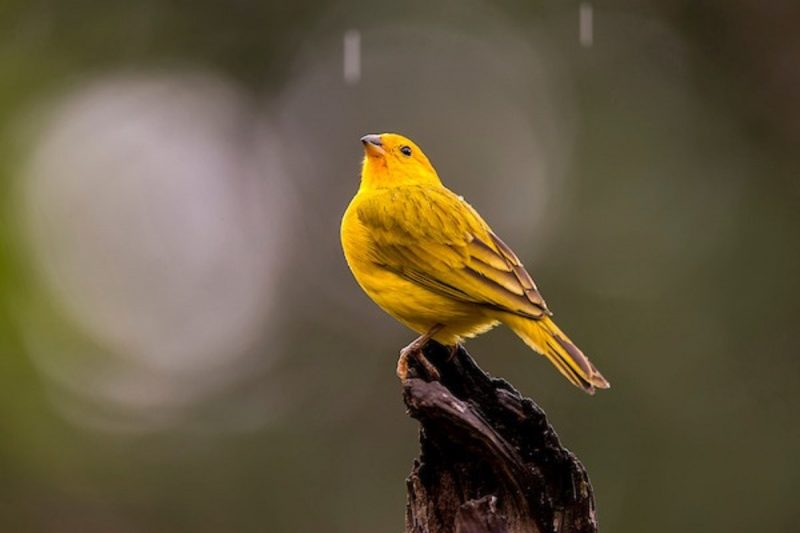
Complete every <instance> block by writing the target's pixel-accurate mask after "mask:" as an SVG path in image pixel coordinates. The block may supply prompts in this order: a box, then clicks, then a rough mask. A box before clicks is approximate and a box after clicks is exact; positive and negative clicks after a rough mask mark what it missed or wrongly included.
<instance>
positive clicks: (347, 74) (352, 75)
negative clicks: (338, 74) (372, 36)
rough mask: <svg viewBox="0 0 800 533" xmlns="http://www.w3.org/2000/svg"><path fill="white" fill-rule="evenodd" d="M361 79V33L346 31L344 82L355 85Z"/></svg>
mask: <svg viewBox="0 0 800 533" xmlns="http://www.w3.org/2000/svg"><path fill="white" fill-rule="evenodd" d="M360 79H361V32H359V31H358V30H348V31H346V32H345V34H344V81H345V82H346V83H347V84H348V85H355V84H356V83H358V81H359V80H360Z"/></svg>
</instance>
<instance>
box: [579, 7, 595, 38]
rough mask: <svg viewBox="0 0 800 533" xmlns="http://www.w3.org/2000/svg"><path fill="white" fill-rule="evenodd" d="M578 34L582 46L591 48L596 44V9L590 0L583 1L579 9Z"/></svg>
mask: <svg viewBox="0 0 800 533" xmlns="http://www.w3.org/2000/svg"><path fill="white" fill-rule="evenodd" d="M578 36H579V40H580V42H581V46H583V47H585V48H590V47H591V46H592V45H593V44H594V11H593V9H592V4H590V3H589V2H582V3H581V5H580V9H579V11H578Z"/></svg>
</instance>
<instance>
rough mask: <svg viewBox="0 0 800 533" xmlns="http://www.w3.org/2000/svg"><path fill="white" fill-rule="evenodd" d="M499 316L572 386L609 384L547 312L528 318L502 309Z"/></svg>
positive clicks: (589, 387) (586, 387)
mask: <svg viewBox="0 0 800 533" xmlns="http://www.w3.org/2000/svg"><path fill="white" fill-rule="evenodd" d="M499 318H500V320H501V321H502V322H503V323H505V324H506V325H507V326H508V327H510V328H511V329H512V330H513V331H514V333H516V334H517V335H519V337H520V338H521V339H522V340H523V341H525V344H527V345H528V346H530V347H531V348H533V349H534V350H536V351H537V352H539V353H540V354H542V355H544V356H545V357H547V358H548V359H549V360H550V362H551V363H553V365H555V367H556V368H557V369H558V371H559V372H561V373H562V374H563V375H564V377H566V378H567V379H568V380H569V381H570V383H572V384H573V385H575V386H576V387H580V388H581V389H583V390H584V391H585V392H588V393H589V394H594V390H595V388H598V389H607V388H609V387H610V386H611V384H610V383H609V382H608V381H606V379H605V378H604V377H603V376H602V374H600V372H599V371H598V370H597V369H596V368H595V367H594V365H593V364H592V363H591V361H589V359H588V358H587V357H586V356H585V355H583V352H581V351H580V350H579V349H578V347H577V346H575V345H574V344H573V343H572V341H570V340H569V337H567V336H566V335H565V334H564V332H563V331H561V330H560V329H559V327H558V326H556V324H555V322H553V321H552V320H551V319H550V317H549V316H543V317H542V318H538V319H531V318H525V317H522V316H519V315H511V314H507V313H503V315H502V316H501V317H499Z"/></svg>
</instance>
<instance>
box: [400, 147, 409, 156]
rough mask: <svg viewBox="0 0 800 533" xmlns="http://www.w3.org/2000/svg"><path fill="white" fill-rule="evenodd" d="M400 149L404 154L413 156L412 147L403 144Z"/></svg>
mask: <svg viewBox="0 0 800 533" xmlns="http://www.w3.org/2000/svg"><path fill="white" fill-rule="evenodd" d="M400 151H401V152H402V153H403V155H404V156H406V157H411V148H409V147H408V146H401V147H400Z"/></svg>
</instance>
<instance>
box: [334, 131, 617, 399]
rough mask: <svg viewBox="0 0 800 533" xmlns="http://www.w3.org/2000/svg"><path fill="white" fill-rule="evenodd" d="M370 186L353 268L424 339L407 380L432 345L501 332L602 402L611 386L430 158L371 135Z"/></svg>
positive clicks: (352, 233)
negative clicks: (600, 393) (501, 328)
mask: <svg viewBox="0 0 800 533" xmlns="http://www.w3.org/2000/svg"><path fill="white" fill-rule="evenodd" d="M361 142H362V143H363V145H364V152H365V157H364V163H363V167H362V171H361V185H360V187H359V189H358V192H357V193H356V195H355V197H354V198H353V200H352V201H351V202H350V205H349V206H348V208H347V211H346V212H345V214H344V217H343V219H342V227H341V239H342V247H343V248H344V255H345V258H346V259H347V264H348V265H349V266H350V270H351V271H352V272H353V276H355V278H356V281H357V282H358V284H359V285H361V288H362V289H364V291H365V292H366V293H367V295H369V297H370V298H372V300H373V301H375V303H377V304H378V305H379V306H380V307H381V308H383V310H384V311H386V312H387V313H389V314H390V315H391V316H393V317H394V318H395V319H397V320H399V321H400V322H401V323H403V324H404V325H406V326H407V327H409V328H411V329H412V330H414V331H416V332H418V333H419V334H420V337H419V338H417V339H416V340H415V341H413V342H412V343H411V344H409V345H408V346H407V347H405V348H404V349H403V350H402V351H401V352H400V359H399V361H398V363H397V375H398V377H399V378H400V379H402V380H405V379H406V378H407V377H408V358H409V357H412V356H413V357H415V358H417V360H418V361H419V362H420V363H422V364H423V365H424V366H425V368H426V369H427V370H428V371H429V373H430V374H432V375H433V376H434V377H436V376H438V374H437V373H436V371H435V368H434V367H433V366H432V365H431V364H430V362H428V361H427V360H426V359H425V357H424V355H423V354H422V348H423V346H424V345H425V344H426V343H427V342H428V340H429V339H434V340H436V341H437V342H439V343H441V344H444V345H447V346H452V347H453V350H455V348H457V346H458V344H459V343H461V342H462V341H463V340H464V339H466V338H470V337H474V336H475V335H478V334H480V333H483V332H485V331H488V330H489V329H491V328H493V327H494V326H496V325H497V324H499V323H503V324H505V325H507V326H508V327H510V328H511V329H512V330H513V331H514V333H516V334H517V335H518V336H519V337H521V338H522V340H523V341H525V343H526V344H527V345H528V346H530V347H531V348H533V349H534V350H536V351H537V352H539V353H540V354H542V355H544V356H545V357H547V358H548V359H549V360H550V362H551V363H553V364H554V365H555V366H556V368H557V369H558V370H559V372H561V373H562V374H563V375H564V376H565V377H566V378H567V379H568V380H569V381H570V382H571V383H572V384H573V385H576V386H577V387H580V388H581V389H583V390H584V391H586V392H588V393H590V394H593V393H594V390H595V388H599V389H607V388H608V387H609V383H608V381H606V380H605V378H603V376H602V375H601V374H600V372H598V371H597V369H596V368H595V367H594V365H592V363H591V362H590V361H589V359H587V358H586V356H585V355H583V353H582V352H581V351H580V350H579V349H578V348H577V347H576V346H575V345H574V344H573V343H572V341H570V340H569V338H568V337H567V336H566V335H565V334H564V333H563V332H562V331H561V330H560V329H559V328H558V326H556V324H555V323H554V322H553V321H552V319H551V318H550V317H551V316H552V313H551V312H550V311H549V310H548V309H547V304H545V301H544V299H543V298H542V295H541V294H539V291H538V289H537V288H536V284H535V283H534V282H533V279H531V277H530V275H529V274H528V272H527V271H526V270H525V267H523V266H522V263H521V262H520V260H519V259H518V258H517V256H516V255H515V254H514V252H513V251H512V250H511V248H509V247H508V246H507V245H506V244H505V243H504V242H503V241H501V240H500V238H499V237H498V236H497V235H495V234H494V232H493V231H492V229H491V228H490V227H489V225H488V224H487V223H486V222H484V221H483V219H482V218H481V216H480V215H479V214H478V213H477V211H475V209H473V208H472V206H470V205H469V204H468V203H467V202H465V201H464V200H463V198H462V197H460V196H458V195H456V194H455V193H453V192H452V191H450V190H449V189H447V188H446V187H445V186H444V185H442V182H441V180H440V179H439V176H438V175H437V174H436V170H434V168H433V166H432V165H431V163H430V161H428V158H427V157H426V156H425V154H424V153H422V150H420V149H419V147H418V146H417V145H416V144H414V143H413V142H411V141H410V140H409V139H407V138H405V137H403V136H401V135H397V134H394V133H384V134H380V135H365V136H364V137H362V138H361Z"/></svg>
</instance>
